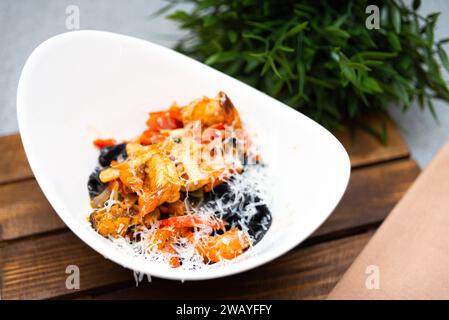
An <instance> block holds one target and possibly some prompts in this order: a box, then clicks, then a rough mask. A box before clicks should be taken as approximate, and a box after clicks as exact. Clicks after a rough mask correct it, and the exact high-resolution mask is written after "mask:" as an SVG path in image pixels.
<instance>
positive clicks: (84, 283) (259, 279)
mask: <svg viewBox="0 0 449 320" xmlns="http://www.w3.org/2000/svg"><path fill="white" fill-rule="evenodd" d="M370 237H371V233H364V234H362V235H357V236H352V237H346V238H343V239H340V240H335V241H329V242H325V243H321V244H317V245H314V246H310V247H306V248H297V249H295V250H292V251H291V252H289V253H288V254H286V255H284V256H283V257H281V258H279V259H277V260H275V261H273V262H271V263H269V264H267V265H265V266H263V267H260V268H257V269H255V270H253V271H251V272H246V273H244V274H240V275H236V276H232V277H228V278H224V279H218V280H211V281H207V282H186V283H184V284H182V283H181V282H179V281H178V282H176V281H164V280H160V279H154V282H153V283H151V284H149V285H147V286H143V287H142V288H138V289H137V291H134V290H130V291H129V292H128V293H127V294H126V295H129V296H130V297H131V298H132V297H134V296H140V297H142V298H153V299H155V298H157V299H163V298H165V299H169V298H188V299H192V298H208V299H211V298H230V299H233V298H250V297H251V298H254V299H269V298H277V299H282V298H289V299H299V298H313V297H317V296H323V295H325V294H326V293H327V292H329V291H330V290H331V288H333V286H334V285H335V283H336V281H338V279H339V278H340V277H341V275H342V274H343V272H344V271H345V270H346V269H347V268H348V266H349V265H350V263H351V262H352V261H353V259H354V257H355V256H356V255H357V254H358V253H359V252H360V250H361V249H362V248H363V246H364V245H365V243H366V242H367V241H368V239H369V238H370ZM2 250H3V254H2V262H1V264H2V266H1V270H2V274H1V277H2V280H3V287H2V291H1V297H2V298H3V299H24V298H27V299H43V298H52V297H58V296H65V295H70V294H78V295H79V294H81V293H88V292H89V291H92V290H93V289H96V290H99V289H102V290H106V289H107V288H111V287H117V286H118V285H122V286H127V287H132V286H133V283H134V280H133V276H132V272H131V271H129V270H127V269H123V268H121V267H119V266H118V265H116V264H115V263H113V262H111V261H108V260H106V259H104V258H103V257H102V256H100V255H98V254H97V253H95V252H94V251H93V250H92V249H90V248H89V247H87V246H86V245H85V244H84V243H82V242H81V241H80V240H78V239H76V237H75V236H74V235H73V234H71V233H69V232H65V233H62V234H58V235H50V236H46V237H41V238H38V239H36V240H34V241H32V242H27V243H26V244H25V243H23V242H16V243H13V244H7V245H6V246H5V248H3V249H2ZM72 264H74V265H77V266H78V267H79V270H80V275H81V285H80V289H79V290H67V289H66V286H65V281H66V278H67V276H68V275H67V274H66V273H65V270H66V267H67V266H68V265H72ZM217 288H220V289H219V290H217ZM140 290H142V291H143V292H140ZM126 295H125V294H123V293H117V294H112V295H111V296H109V295H104V296H101V295H100V296H99V298H108V297H109V298H113V297H126Z"/></svg>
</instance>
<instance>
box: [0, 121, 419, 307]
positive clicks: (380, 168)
mask: <svg viewBox="0 0 449 320" xmlns="http://www.w3.org/2000/svg"><path fill="white" fill-rule="evenodd" d="M371 121H373V122H375V121H376V120H375V119H373V120H371ZM388 127H389V132H390V142H389V145H388V146H382V145H381V144H380V143H379V142H378V141H377V140H376V139H374V138H373V137H371V136H369V135H368V134H366V133H364V132H358V134H357V139H356V140H355V141H353V140H352V139H351V138H350V135H349V134H348V132H341V133H339V134H337V136H338V138H339V139H340V141H342V142H343V144H344V145H345V147H346V149H347V150H348V153H349V155H350V158H351V164H352V168H353V171H352V175H351V180H350V182H349V187H348V189H347V191H346V193H345V195H344V197H343V199H342V201H341V202H340V204H339V205H338V207H337V208H336V209H335V211H334V212H333V214H332V215H331V216H330V218H329V219H328V220H327V221H326V222H325V223H324V224H323V225H322V226H321V227H320V228H319V229H318V230H317V231H316V232H315V233H314V234H313V235H311V236H310V237H309V238H308V239H307V240H306V241H305V242H304V243H302V244H301V245H299V246H298V247H296V248H295V249H293V250H292V251H290V252H289V253H287V254H285V255H284V256H282V257H280V258H278V259H276V260H275V261H272V262H271V263H268V264H266V265H264V266H262V267H259V268H257V269H255V270H252V271H250V272H245V273H243V274H239V275H235V276H231V277H227V278H223V279H217V280H210V281H199V282H185V283H181V282H179V281H168V280H162V279H152V282H151V283H148V282H146V281H145V282H144V283H141V284H140V285H139V287H137V288H136V285H135V281H134V278H133V273H132V272H131V271H130V270H127V269H124V268H122V267H120V266H119V265H117V264H115V263H113V262H111V261H109V260H106V259H105V258H104V257H102V256H101V255H100V254H98V253H97V252H95V251H94V250H92V249H91V248H89V247H88V246H87V245H85V244H84V243H83V242H82V241H81V240H80V239H78V238H77V237H76V236H75V235H74V234H73V233H72V232H71V231H70V230H68V229H67V228H66V227H65V225H64V223H62V221H61V220H60V219H59V218H58V216H57V214H56V213H55V212H54V211H53V209H52V208H51V206H50V205H49V204H48V202H47V201H46V199H45V197H44V195H43V194H42V192H41V190H40V189H39V186H38V185H37V183H36V181H35V179H34V178H33V174H32V172H31V170H30V168H29V166H28V163H27V160H26V157H25V154H24V152H23V149H22V144H21V142H20V137H19V136H18V135H11V136H6V137H0V150H1V157H0V294H1V298H2V299H24V298H25V299H46V298H83V299H109V298H121V299H122V298H125V299H130V298H136V299H141V298H143V299H160V298H187V299H194V298H206V299H215V298H234V299H241V298H243V299H246V298H252V299H316V298H324V297H326V295H327V294H328V293H329V291H330V290H331V289H332V288H333V287H334V285H335V284H336V282H337V281H338V280H339V279H340V277H341V276H342V274H343V273H344V272H345V270H346V269H347V268H348V267H349V265H350V264H351V262H352V261H353V260H354V258H355V257H356V256H357V254H358V253H359V252H360V250H361V249H362V248H363V247H364V246H365V244H366V243H367V241H368V240H369V239H370V238H371V236H372V235H373V233H374V231H375V230H376V228H377V227H378V226H379V224H380V223H381V222H382V220H383V219H384V218H385V217H386V215H387V214H388V213H389V212H390V210H391V209H392V208H393V206H394V205H395V204H396V202H397V201H398V200H399V199H400V198H401V197H402V195H403V194H404V192H405V191H406V190H407V189H408V187H409V186H410V184H411V183H412V182H413V181H414V179H415V178H416V176H417V175H418V173H419V169H418V167H417V165H416V163H415V161H413V160H411V159H410V157H409V151H408V148H407V146H406V145H405V143H404V141H403V139H402V137H401V135H400V133H399V132H398V130H397V129H396V128H395V126H394V125H393V124H392V123H388ZM72 264H74V265H77V266H78V267H79V268H80V275H81V285H80V289H79V290H68V289H66V286H65V281H66V278H67V276H68V275H67V274H66V273H65V271H66V267H67V266H68V265H72Z"/></svg>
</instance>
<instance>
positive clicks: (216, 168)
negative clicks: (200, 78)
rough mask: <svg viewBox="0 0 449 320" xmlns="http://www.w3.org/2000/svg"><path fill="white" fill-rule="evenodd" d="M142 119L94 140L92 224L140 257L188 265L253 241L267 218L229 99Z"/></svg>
mask: <svg viewBox="0 0 449 320" xmlns="http://www.w3.org/2000/svg"><path fill="white" fill-rule="evenodd" d="M146 124H147V127H148V128H147V130H145V131H144V132H142V133H141V134H140V135H139V136H138V137H136V138H134V139H132V140H130V141H127V142H123V143H117V141H116V140H114V139H98V140H95V141H94V145H95V146H96V147H97V148H99V149H100V156H99V164H100V166H99V167H97V168H96V169H95V170H94V172H93V173H92V174H91V175H90V177H89V182H88V190H89V195H90V198H91V205H92V208H93V212H92V213H91V214H90V216H89V221H90V223H91V225H92V227H93V228H94V229H95V230H96V231H97V232H98V233H99V234H100V235H102V236H104V237H107V238H109V239H111V240H113V241H115V242H116V243H118V244H120V246H128V247H129V248H131V249H132V250H133V251H134V252H135V253H136V254H139V255H142V256H144V257H145V258H148V259H153V260H162V261H164V262H166V263H168V264H169V265H171V266H172V267H181V266H182V267H184V268H189V269H195V268H198V267H200V266H202V265H207V264H213V263H216V262H220V261H225V260H232V259H234V258H235V257H237V256H239V255H240V254H242V253H243V252H244V251H245V250H247V249H248V248H250V247H251V246H252V245H254V244H256V243H257V242H258V241H259V240H260V239H261V238H262V237H263V235H264V234H265V232H266V231H267V230H268V228H269V226H270V225H271V214H270V212H269V210H268V206H267V204H266V203H265V201H264V200H263V199H262V198H263V195H262V192H261V188H260V176H261V175H262V173H261V172H262V169H263V166H262V165H261V164H260V163H259V162H260V159H259V158H260V157H259V155H258V154H257V152H256V151H255V147H254V143H253V142H252V141H251V138H250V136H249V134H248V133H247V132H246V131H245V129H244V128H243V126H242V123H241V120H240V116H239V113H238V111H237V109H236V108H235V106H234V105H233V103H232V102H231V100H230V99H229V97H228V96H227V95H226V94H225V93H223V92H219V93H218V95H217V96H216V97H215V98H208V97H203V98H201V99H197V100H194V101H192V102H191V103H189V104H188V105H185V106H178V105H177V104H173V105H172V106H171V107H170V108H169V109H168V110H165V111H160V112H152V113H150V114H149V118H148V120H147V122H146Z"/></svg>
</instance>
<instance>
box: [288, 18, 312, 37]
mask: <svg viewBox="0 0 449 320" xmlns="http://www.w3.org/2000/svg"><path fill="white" fill-rule="evenodd" d="M308 24H309V22H308V21H306V22H303V23H300V24H297V25H296V26H294V27H293V28H291V29H290V30H288V31H287V33H286V34H285V39H287V38H290V37H293V36H294V35H297V34H298V33H300V32H301V31H303V30H304V29H306V28H307V25H308Z"/></svg>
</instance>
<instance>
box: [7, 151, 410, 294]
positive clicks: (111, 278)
mask: <svg viewBox="0 0 449 320" xmlns="http://www.w3.org/2000/svg"><path fill="white" fill-rule="evenodd" d="M358 172H360V174H355V175H354V178H353V179H352V181H351V185H352V184H354V187H353V188H354V189H353V191H350V192H351V194H352V196H351V194H349V195H348V196H346V197H345V199H346V200H344V201H342V204H341V205H340V208H339V209H338V210H337V211H336V213H335V215H332V217H331V219H333V221H332V220H330V221H332V222H327V223H326V224H324V225H323V227H322V228H323V231H317V232H316V233H315V235H314V236H326V235H327V236H328V235H329V234H330V233H340V232H344V231H345V230H347V229H348V228H352V229H356V228H362V227H363V226H366V224H371V223H374V222H377V223H379V222H380V221H381V220H382V219H383V218H384V217H385V216H386V215H387V214H388V211H389V209H390V207H391V206H392V205H393V204H394V203H395V202H396V201H397V200H398V199H399V198H400V197H401V196H402V194H403V192H404V191H405V189H407V187H408V185H409V184H410V183H411V181H412V180H413V178H414V177H415V176H416V174H417V172H418V169H417V167H416V164H415V163H414V161H411V160H401V161H397V162H393V163H389V164H384V165H382V166H375V167H368V168H363V169H359V170H358ZM364 173H365V174H364ZM374 185H375V186H374ZM351 188H352V187H350V189H349V190H351ZM364 189H366V190H367V192H363V191H361V190H364ZM357 190H360V191H357ZM0 193H1V192H0ZM323 245H324V244H323ZM3 251H4V257H3V258H2V261H4V263H3V265H2V266H0V272H3V274H2V278H3V293H2V295H3V297H4V298H6V297H31V298H49V297H55V296H60V295H63V294H67V293H70V292H67V290H66V289H65V287H64V281H65V278H66V275H65V274H64V270H65V267H66V266H67V265H69V264H76V265H78V266H79V267H80V269H81V272H82V277H83V280H82V283H83V285H82V290H92V289H95V288H101V287H105V286H114V285H116V284H117V283H118V282H123V281H124V280H125V279H129V276H130V272H129V271H126V272H125V271H124V270H123V269H121V268H120V267H118V266H116V265H115V264H112V265H114V266H115V268H114V267H113V266H112V265H110V264H109V262H105V260H104V259H103V258H102V257H101V256H100V255H99V254H97V253H95V252H94V251H92V250H91V249H89V248H88V247H87V246H86V245H84V244H83V243H82V242H81V241H80V240H79V239H77V238H76V237H75V236H74V235H72V234H71V233H70V232H69V231H67V233H65V232H64V233H61V234H57V235H55V234H50V235H44V236H40V237H38V238H36V239H30V238H28V239H23V240H15V241H12V242H8V243H4V249H3ZM55 257H56V258H55ZM291 264H292V265H294V264H296V261H292V262H291ZM99 266H104V269H105V270H107V273H106V274H105V273H104V272H103V271H102V272H99V271H98V270H102V269H101V268H99ZM61 270H62V271H61ZM268 274H269V273H268ZM128 281H130V280H128ZM128 283H129V282H128ZM330 284H331V282H326V283H323V285H325V286H327V287H328V286H330ZM285 285H287V284H285ZM327 287H326V288H327ZM310 290H312V289H310ZM313 290H315V289H313ZM279 294H280V293H279Z"/></svg>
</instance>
